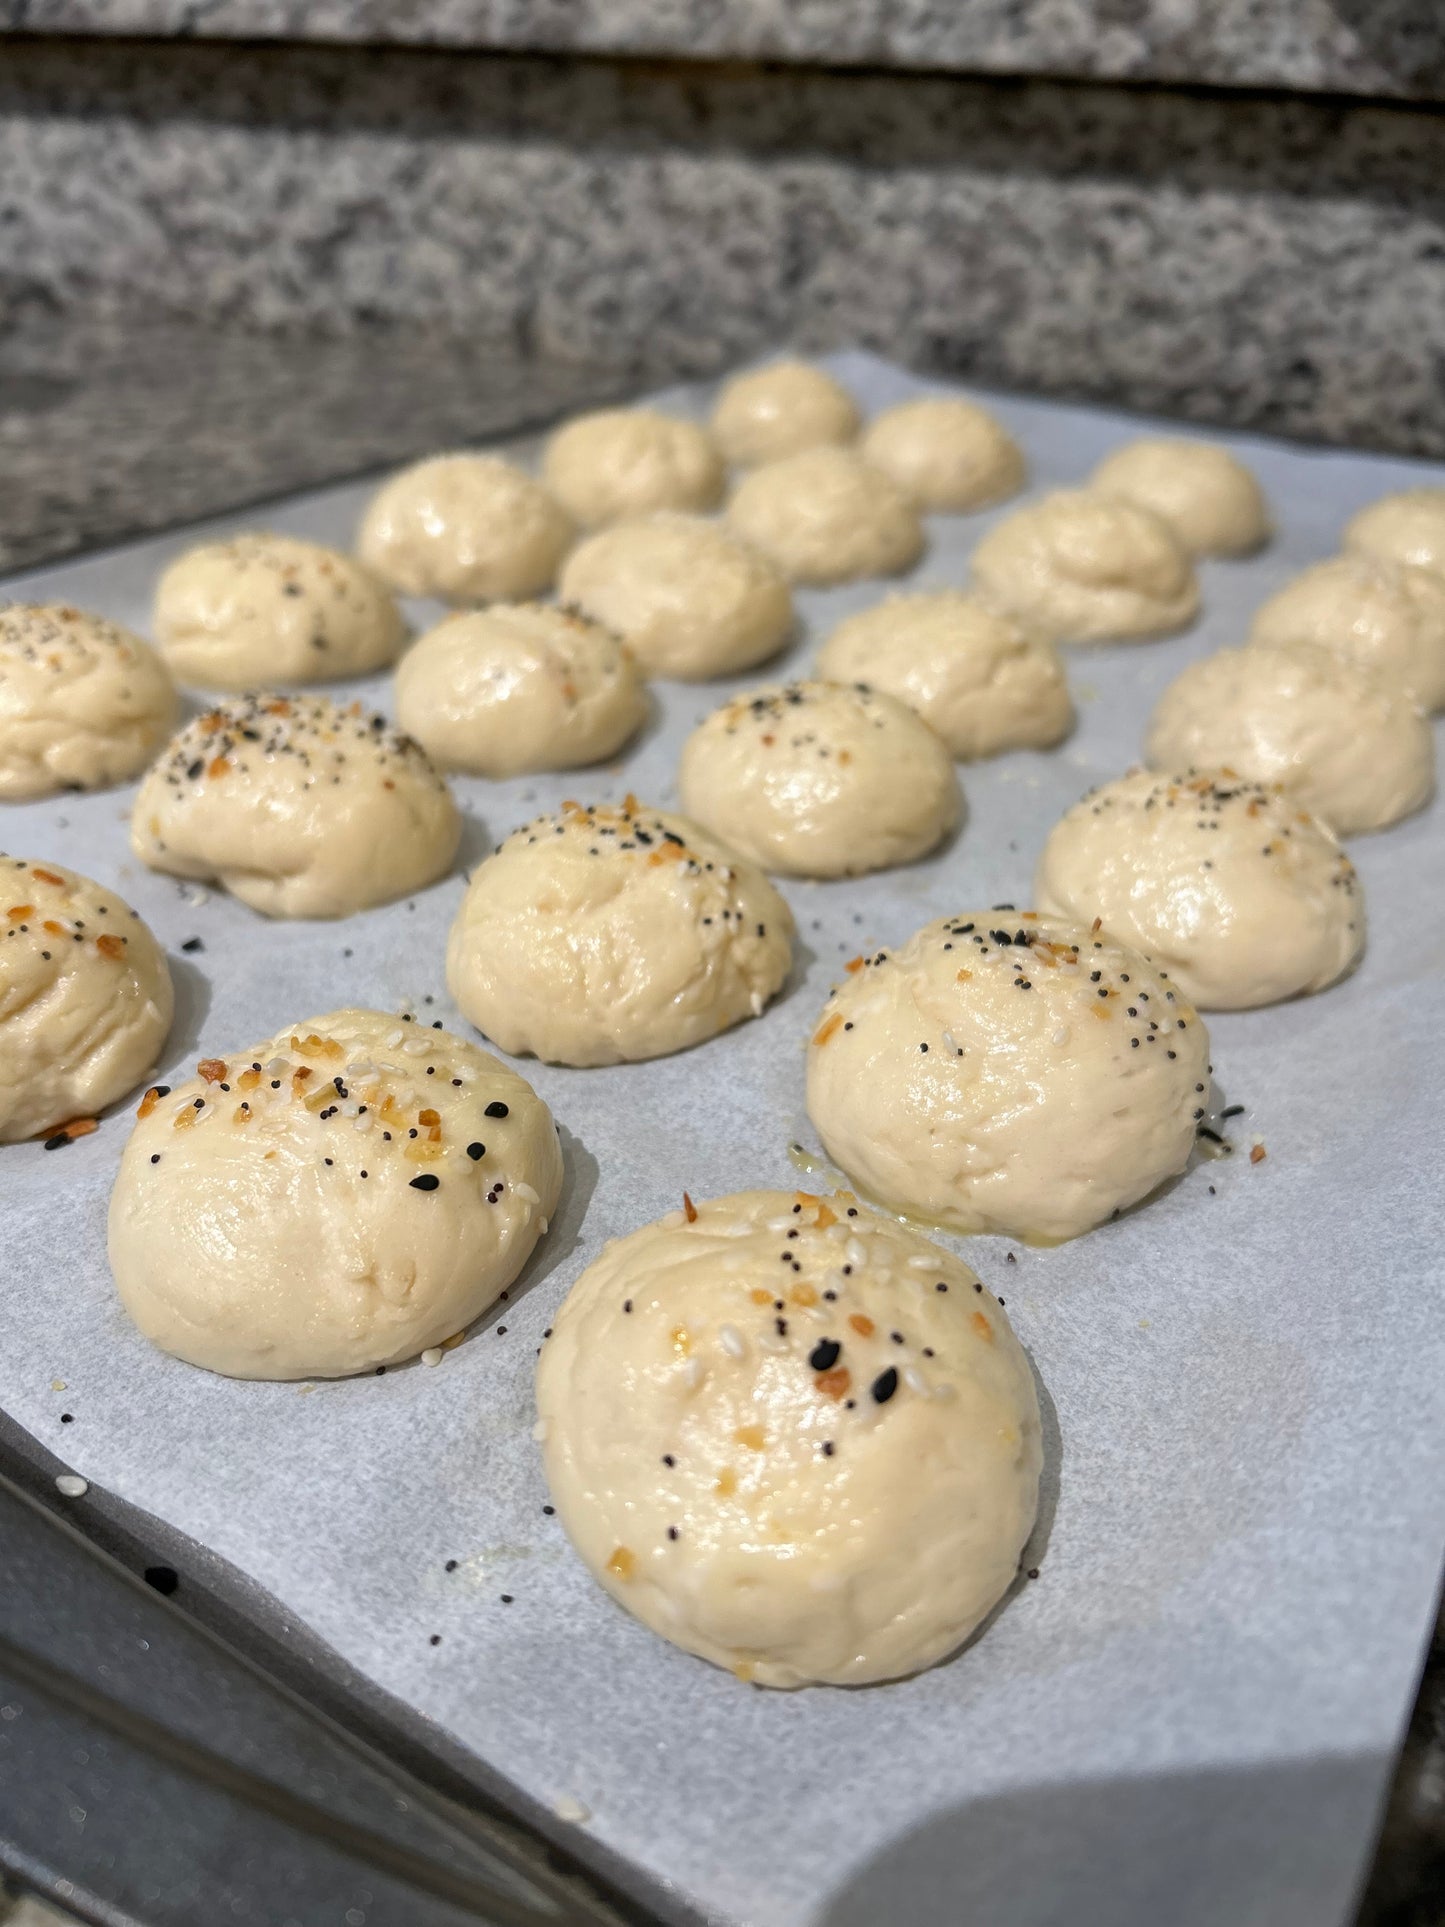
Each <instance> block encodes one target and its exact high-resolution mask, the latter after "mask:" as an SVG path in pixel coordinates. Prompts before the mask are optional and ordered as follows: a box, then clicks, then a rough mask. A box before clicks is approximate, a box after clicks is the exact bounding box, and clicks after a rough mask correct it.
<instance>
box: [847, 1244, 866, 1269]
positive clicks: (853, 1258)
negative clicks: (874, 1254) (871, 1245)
mask: <svg viewBox="0 0 1445 1927" xmlns="http://www.w3.org/2000/svg"><path fill="white" fill-rule="evenodd" d="M843 1256H844V1257H845V1258H846V1259H847V1260H848V1262H849V1264H850V1265H866V1264H867V1262H868V1247H867V1245H865V1244H864V1242H863V1240H862V1239H861V1238H850V1239H849V1240H848V1243H847V1247H846V1249H845V1250H844V1252H843Z"/></svg>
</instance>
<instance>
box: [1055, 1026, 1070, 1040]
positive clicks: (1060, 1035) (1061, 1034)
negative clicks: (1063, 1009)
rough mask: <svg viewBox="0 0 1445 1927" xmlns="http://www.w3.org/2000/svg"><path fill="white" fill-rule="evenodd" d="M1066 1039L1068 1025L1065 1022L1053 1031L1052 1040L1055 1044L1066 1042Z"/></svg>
mask: <svg viewBox="0 0 1445 1927" xmlns="http://www.w3.org/2000/svg"><path fill="white" fill-rule="evenodd" d="M1068 1041H1069V1027H1068V1025H1067V1024H1065V1025H1063V1026H1062V1027H1061V1028H1060V1029H1059V1030H1056V1031H1055V1032H1054V1042H1055V1043H1056V1044H1067V1043H1068Z"/></svg>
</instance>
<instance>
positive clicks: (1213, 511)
mask: <svg viewBox="0 0 1445 1927" xmlns="http://www.w3.org/2000/svg"><path fill="white" fill-rule="evenodd" d="M1090 483H1091V486H1092V487H1094V488H1096V489H1100V490H1102V491H1103V493H1104V494H1105V495H1122V496H1123V497H1124V498H1125V500H1126V501H1130V502H1137V503H1138V505H1139V506H1140V508H1146V509H1152V510H1153V512H1154V513H1155V514H1156V515H1157V516H1159V517H1161V519H1162V520H1164V521H1165V522H1167V523H1168V524H1169V526H1170V528H1171V529H1173V531H1174V533H1175V534H1176V535H1177V536H1178V537H1179V540H1180V541H1181V542H1182V543H1183V545H1184V547H1185V548H1186V549H1187V550H1188V551H1189V553H1190V554H1191V555H1223V556H1240V555H1253V553H1254V552H1255V550H1256V549H1259V548H1262V547H1263V546H1264V544H1265V543H1266V542H1267V541H1268V540H1269V537H1270V519H1269V507H1268V505H1267V503H1266V502H1265V499H1264V491H1263V490H1262V489H1261V488H1260V486H1259V483H1258V482H1257V481H1256V480H1255V478H1254V476H1253V474H1252V473H1251V472H1250V470H1249V469H1247V468H1246V467H1245V466H1244V463H1243V462H1241V461H1240V460H1239V459H1238V458H1237V457H1236V456H1234V455H1231V454H1230V452H1229V450H1228V449H1227V448H1221V447H1220V446H1219V445H1218V444H1217V443H1215V442H1197V441H1172V440H1166V439H1163V438H1160V439H1155V438H1154V437H1152V436H1146V437H1145V438H1144V439H1143V440H1141V441H1137V442H1126V443H1125V444H1124V446H1123V447H1122V448H1116V449H1115V450H1114V452H1113V454H1112V455H1106V456H1105V457H1104V459H1103V461H1102V462H1100V464H1099V466H1098V467H1097V468H1096V469H1095V470H1094V473H1093V475H1092V476H1091V477H1090Z"/></svg>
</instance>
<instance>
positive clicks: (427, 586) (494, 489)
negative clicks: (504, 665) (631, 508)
mask: <svg viewBox="0 0 1445 1927" xmlns="http://www.w3.org/2000/svg"><path fill="white" fill-rule="evenodd" d="M575 533H576V531H575V530H574V528H573V526H572V523H571V520H570V519H569V517H568V515H567V513H566V511H565V510H564V509H563V507H562V505H561V504H560V503H559V502H558V501H557V500H556V499H555V497H553V496H552V495H551V494H549V492H548V491H547V490H546V489H545V488H544V487H543V486H542V484H541V483H540V482H536V481H534V480H533V479H532V477H531V476H530V475H528V474H527V473H526V472H525V471H524V470H523V469H520V468H518V467H516V466H515V464H513V463H512V462H504V461H503V460H502V458H501V457H500V456H499V455H433V456H432V457H431V458H430V459H429V460H427V461H424V462H417V463H416V464H415V465H414V466H413V467H411V468H404V469H403V470H402V471H401V473H400V474H399V475H394V476H393V477H392V478H391V480H390V481H389V482H386V483H384V484H383V485H382V487H381V488H380V489H379V490H378V491H377V493H376V494H375V495H374V496H373V497H372V498H371V502H370V504H369V505H368V507H367V510H366V514H365V516H364V517H363V518H362V523H361V528H360V531H359V532H358V535H357V541H356V546H357V550H358V552H359V554H360V556H361V559H362V560H363V561H364V562H365V563H367V564H368V566H369V567H371V568H372V569H374V570H375V571H376V573H377V574H378V575H379V576H380V577H381V579H382V580H383V581H384V582H389V583H390V584H391V586H392V588H393V589H396V590H397V591H398V592H399V593H400V594H402V595H414V596H435V597H436V598H437V599H438V601H441V602H515V601H521V600H523V599H525V598H526V597H527V596H535V595H541V594H542V593H543V591H544V590H547V589H550V588H551V586H552V584H553V583H554V582H555V581H556V579H557V570H558V567H559V566H560V564H561V561H562V557H563V556H564V555H565V554H566V553H567V551H568V549H569V548H570V547H571V545H572V542H573V539H574V537H575Z"/></svg>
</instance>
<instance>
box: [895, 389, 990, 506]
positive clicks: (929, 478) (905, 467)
mask: <svg viewBox="0 0 1445 1927" xmlns="http://www.w3.org/2000/svg"><path fill="white" fill-rule="evenodd" d="M860 453H861V454H862V456H863V459H864V460H865V461H868V462H872V464H873V466H874V467H875V468H881V469H882V470H883V472H884V474H885V475H891V476H892V477H893V479H894V481H895V482H897V484H898V486H899V487H900V488H901V489H902V490H903V492H904V494H905V495H907V496H908V497H909V498H910V500H912V501H914V502H916V503H917V504H918V506H919V508H921V509H928V510H932V511H935V512H938V513H941V514H945V515H963V514H966V513H967V512H968V511H969V510H970V509H981V508H987V507H988V505H989V503H991V502H1003V501H1007V499H1008V497H1009V496H1010V495H1017V494H1018V492H1019V490H1020V489H1021V488H1022V487H1023V485H1024V482H1025V480H1026V478H1027V472H1028V471H1027V468H1026V465H1025V462H1024V456H1023V450H1022V449H1021V448H1020V447H1019V445H1018V443H1017V442H1016V441H1015V440H1014V438H1013V436H1012V435H1010V434H1009V432H1008V430H1007V429H1006V428H1005V427H1004V426H1003V425H1002V423H1001V422H997V421H995V420H994V418H993V416H992V415H990V414H989V412H988V410H987V409H986V408H980V407H979V406H978V404H977V402H971V401H965V400H964V399H963V397H962V396H961V395H921V396H920V397H919V398H918V400H916V401H905V402H899V403H898V405H897V407H895V408H885V409H884V411H883V413H882V414H881V415H879V416H877V417H876V419H875V420H874V421H873V422H872V423H871V424H870V425H869V428H868V432H867V434H866V435H865V436H864V437H863V442H862V447H861V449H860Z"/></svg>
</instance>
